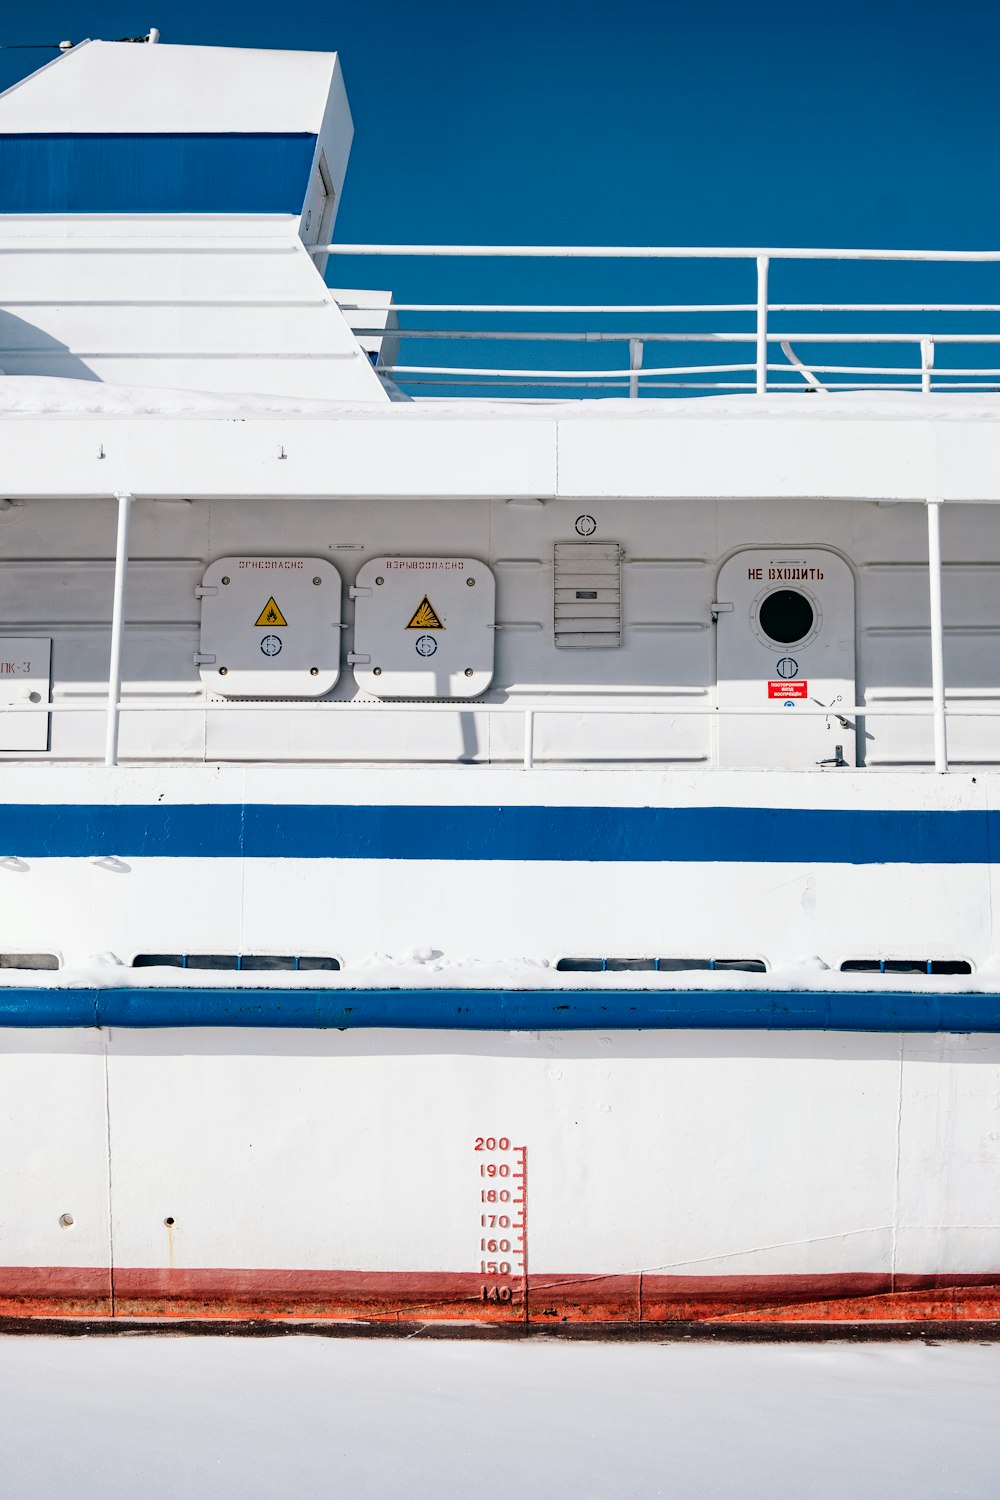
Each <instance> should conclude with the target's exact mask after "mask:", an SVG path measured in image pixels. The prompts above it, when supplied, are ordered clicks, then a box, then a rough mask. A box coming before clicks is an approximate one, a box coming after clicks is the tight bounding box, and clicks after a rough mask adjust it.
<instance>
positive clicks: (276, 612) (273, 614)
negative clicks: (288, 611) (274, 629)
mask: <svg viewBox="0 0 1000 1500" xmlns="http://www.w3.org/2000/svg"><path fill="white" fill-rule="evenodd" d="M254 624H255V625H271V626H274V625H287V624H288V621H287V620H286V619H285V617H284V615H283V614H282V613H281V610H280V609H279V608H278V606H277V605H276V604H275V602H274V597H273V596H272V597H271V598H270V599H268V601H267V603H266V604H265V605H264V608H263V609H262V610H261V612H260V614H259V615H258V616H257V618H256V620H255V621H254Z"/></svg>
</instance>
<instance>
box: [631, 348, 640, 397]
mask: <svg viewBox="0 0 1000 1500" xmlns="http://www.w3.org/2000/svg"><path fill="white" fill-rule="evenodd" d="M628 367H629V369H630V370H631V371H632V374H631V375H630V376H629V378H628V394H629V400H630V401H638V399H639V371H640V370H641V369H642V339H629V341H628Z"/></svg>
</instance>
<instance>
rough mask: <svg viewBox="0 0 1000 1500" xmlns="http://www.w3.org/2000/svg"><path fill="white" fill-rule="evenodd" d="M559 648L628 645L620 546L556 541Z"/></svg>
mask: <svg viewBox="0 0 1000 1500" xmlns="http://www.w3.org/2000/svg"><path fill="white" fill-rule="evenodd" d="M555 632H556V636H555V638H556V645H557V646H563V647H566V646H569V647H574V648H576V649H577V650H580V649H589V650H592V651H593V650H598V651H599V650H606V649H607V648H608V647H613V646H620V645H621V643H622V554H621V548H620V547H619V545H618V543H617V542H556V547H555Z"/></svg>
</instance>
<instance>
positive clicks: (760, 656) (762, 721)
mask: <svg viewBox="0 0 1000 1500" xmlns="http://www.w3.org/2000/svg"><path fill="white" fill-rule="evenodd" d="M715 598H716V603H715V606H714V608H715V610H716V612H717V615H718V627H717V628H718V657H717V660H718V703H719V709H720V713H719V716H718V742H717V743H718V763H719V765H721V766H764V767H769V766H775V767H785V768H789V769H791V768H799V769H803V770H805V769H808V768H812V767H814V766H816V765H817V764H820V765H825V766H826V767H828V768H829V769H835V768H836V767H837V766H838V765H850V766H853V765H854V764H855V763H856V746H855V737H856V735H855V727H854V716H853V714H852V713H851V712H850V709H851V708H852V707H853V706H854V702H855V692H856V685H855V629H854V576H853V574H852V572H851V569H850V568H849V567H848V565H847V563H846V562H845V561H844V559H843V558H842V557H838V556H837V554H836V553H834V552H829V551H827V550H826V549H824V548H822V547H795V548H789V549H788V550H787V551H779V550H777V549H775V548H766V549H765V548H756V549H754V550H753V551H750V550H748V551H746V552H739V553H737V554H736V556H735V557H731V558H730V559H729V561H728V562H727V563H725V564H724V565H723V567H722V570H721V572H720V573H719V582H718V587H717V589H716V595H715ZM727 708H740V709H755V710H757V712H756V713H753V714H746V713H741V714H726V713H725V710H726V709H727ZM820 708H825V709H829V710H830V712H829V713H828V714H825V715H824V714H820V715H818V716H813V715H812V714H811V713H810V715H809V716H808V717H807V716H806V712H805V711H806V710H816V709H820Z"/></svg>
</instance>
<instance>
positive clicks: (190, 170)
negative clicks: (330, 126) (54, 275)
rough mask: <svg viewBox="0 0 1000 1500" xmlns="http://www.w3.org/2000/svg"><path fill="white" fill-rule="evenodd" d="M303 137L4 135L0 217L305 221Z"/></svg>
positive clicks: (307, 142) (309, 155) (309, 146)
mask: <svg viewBox="0 0 1000 1500" xmlns="http://www.w3.org/2000/svg"><path fill="white" fill-rule="evenodd" d="M315 149H316V137H315V136H314V135H307V134H283V135H277V134H246V135H221V134H220V135H209V134H192V135H179V134H163V135H100V134H94V135H91V134H86V135H73V134H66V135H62V134H60V135H42V134H39V135H35V134H31V135H0V213H5V214H47V213H54V214H60V213H70V214H73V213H92V214H121V213H138V214H177V213H217V214H226V213H285V214H298V213H301V212H302V205H303V203H304V202H305V197H306V189H307V187H308V185H309V173H310V170H311V167H312V159H313V154H314V152H315Z"/></svg>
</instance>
